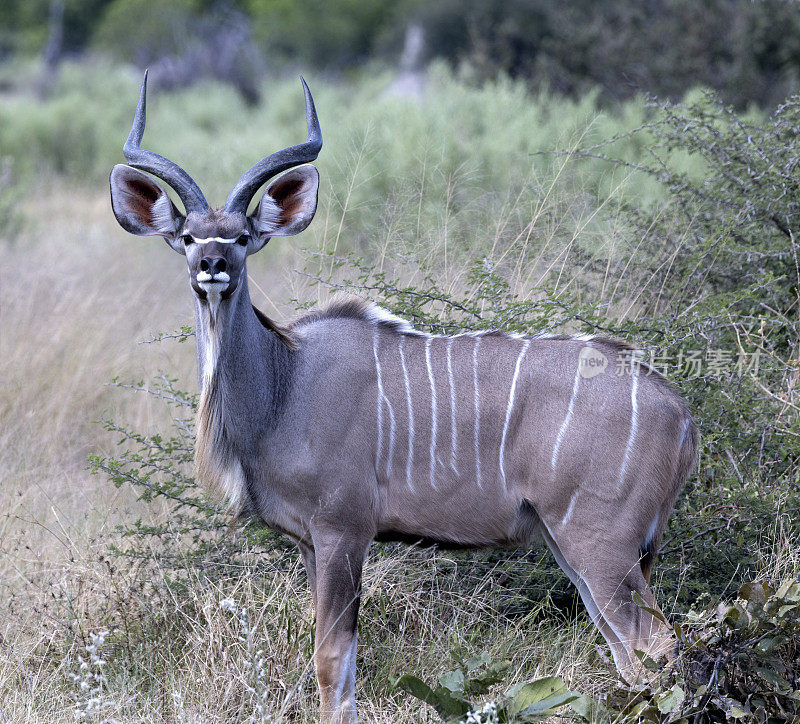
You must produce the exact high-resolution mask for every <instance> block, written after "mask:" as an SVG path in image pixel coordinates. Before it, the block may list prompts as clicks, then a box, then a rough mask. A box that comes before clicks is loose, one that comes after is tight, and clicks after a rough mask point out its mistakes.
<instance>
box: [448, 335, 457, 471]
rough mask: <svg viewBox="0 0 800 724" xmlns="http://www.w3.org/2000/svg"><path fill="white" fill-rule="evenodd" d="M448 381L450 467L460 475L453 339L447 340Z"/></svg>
mask: <svg viewBox="0 0 800 724" xmlns="http://www.w3.org/2000/svg"><path fill="white" fill-rule="evenodd" d="M447 379H448V380H449V382H450V467H451V468H453V472H454V473H455V474H456V475H458V469H457V468H456V456H457V450H458V431H457V429H456V388H455V384H454V381H453V338H452V337H450V338H449V339H448V340H447Z"/></svg>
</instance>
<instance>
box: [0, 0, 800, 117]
mask: <svg viewBox="0 0 800 724" xmlns="http://www.w3.org/2000/svg"><path fill="white" fill-rule="evenodd" d="M2 3H3V23H2V26H0V59H1V58H3V57H4V56H5V57H7V56H9V55H12V54H27V55H34V54H39V53H41V52H42V48H44V46H45V43H46V41H47V36H48V28H47V18H48V8H49V0H2ZM225 17H238V18H240V19H241V21H242V22H239V24H238V27H239V28H240V30H241V28H244V27H245V26H246V25H249V26H250V28H252V30H251V29H250V28H247V29H246V31H245V32H244V33H242V32H239V31H237V32H236V33H228V36H229V37H234V36H237V37H242V38H244V37H247V38H248V39H252V42H251V40H248V41H247V43H248V48H249V49H253V50H254V51H255V55H257V56H259V57H260V58H265V59H266V60H268V61H269V63H270V65H271V66H272V67H275V66H276V65H282V64H283V65H285V64H289V63H291V64H293V65H294V64H298V63H300V64H302V65H304V66H305V67H310V66H313V67H316V68H320V69H325V70H332V71H339V70H344V69H347V68H352V67H355V66H358V65H362V64H363V63H365V62H367V61H369V60H371V59H375V58H377V59H380V60H383V61H385V62H386V61H388V62H391V63H396V62H397V60H398V58H399V56H400V53H401V49H402V45H403V38H404V36H405V33H406V29H407V28H408V27H409V26H410V25H412V24H413V25H416V26H419V27H421V28H422V30H423V32H424V36H425V38H426V58H427V59H428V60H430V59H433V58H443V59H445V60H447V61H448V62H449V63H451V64H452V65H453V66H455V67H462V66H463V67H468V68H470V69H471V72H472V73H473V77H474V78H475V79H476V80H477V81H481V80H484V79H488V78H494V77H496V76H497V75H499V74H507V75H510V76H512V77H515V78H525V79H529V81H530V83H531V85H532V86H533V87H535V88H542V87H547V88H550V89H552V90H553V91H556V92H559V93H563V94H569V95H573V96H577V95H581V94H583V93H584V92H586V91H587V90H589V89H592V88H597V87H599V88H600V89H601V99H603V100H606V101H611V102H613V101H615V100H618V99H621V98H626V97H629V96H631V95H633V94H635V93H640V92H645V93H651V94H655V95H658V96H662V97H663V96H668V97H671V98H678V97H681V96H683V94H684V93H685V92H686V91H687V90H688V89H690V88H692V87H694V86H698V85H702V86H707V87H710V88H714V89H717V90H719V91H720V92H721V94H722V97H723V98H724V99H725V100H726V101H727V102H729V103H731V104H733V105H735V106H737V107H745V106H747V105H748V104H749V103H753V102H755V103H757V104H759V105H761V106H775V105H777V104H778V103H779V102H780V101H781V100H783V99H784V98H785V97H786V96H787V95H788V94H790V93H793V92H796V91H798V90H799V89H800V3H798V2H795V1H794V0H760V1H759V2H753V1H752V0H642V1H641V2H638V3H632V2H630V1H629V0H571V2H566V3H565V2H557V0H438V1H437V2H435V3H433V2H424V0H393V1H390V0H304V2H295V0H171V1H170V0H65V10H64V42H63V49H64V52H65V53H71V52H80V51H81V50H84V49H85V48H87V47H90V45H91V46H93V47H96V48H99V49H102V50H104V51H106V52H110V53H112V54H114V55H115V56H116V57H118V58H119V59H121V60H124V61H127V62H134V63H137V64H139V65H144V64H152V63H154V62H155V61H156V60H158V59H162V58H165V57H169V58H173V59H174V58H186V57H188V55H190V54H191V53H193V52H194V53H196V52H197V49H198V48H200V49H202V50H205V51H206V53H207V54H208V55H215V54H218V49H217V48H216V47H215V45H214V41H215V36H214V35H213V33H212V34H209V33H208V32H207V28H208V27H209V26H211V27H213V26H214V24H215V23H216V22H217V20H216V19H218V18H225ZM228 25H230V23H229V24H228ZM231 27H232V26H231ZM220 29H222V26H220ZM256 44H257V45H256ZM223 55H224V56H225V57H226V58H233V57H234V54H231V53H230V52H228V51H226V52H225V53H223ZM254 57H255V56H254V54H253V53H252V52H250V50H248V52H246V53H244V54H243V56H242V58H244V60H241V59H240V60H234V61H232V62H233V63H234V64H235V63H239V62H243V63H245V64H246V65H247V66H248V67H253V68H260V67H261V66H260V64H259V63H254V62H253V59H254ZM247 72H248V73H249V72H250V71H247ZM230 75H231V73H224V74H217V76H219V77H227V76H230ZM176 77H177V76H176Z"/></svg>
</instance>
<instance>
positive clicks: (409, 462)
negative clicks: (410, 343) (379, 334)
mask: <svg viewBox="0 0 800 724" xmlns="http://www.w3.org/2000/svg"><path fill="white" fill-rule="evenodd" d="M405 339H406V338H405V335H402V334H401V335H400V344H399V345H398V349H399V351H400V365H401V366H402V368H403V379H404V380H405V383H406V402H407V403H408V458H407V460H406V484H407V485H408V487H409V489H411V490H414V486H413V485H412V483H411V467H412V466H413V465H414V407H413V405H412V404H411V384H410V383H409V381H408V368H407V367H406V356H405V354H404V352H403V343H404V342H405Z"/></svg>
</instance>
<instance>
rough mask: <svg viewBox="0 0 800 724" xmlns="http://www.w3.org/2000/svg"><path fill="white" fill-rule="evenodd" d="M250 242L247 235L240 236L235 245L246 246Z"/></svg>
mask: <svg viewBox="0 0 800 724" xmlns="http://www.w3.org/2000/svg"><path fill="white" fill-rule="evenodd" d="M249 241H250V236H249V235H248V234H242V235H241V236H240V237H239V238H238V239H237V240H236V243H237V244H238V245H239V246H247V242H249Z"/></svg>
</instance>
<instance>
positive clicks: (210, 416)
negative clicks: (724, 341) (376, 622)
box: [111, 89, 697, 722]
mask: <svg viewBox="0 0 800 724" xmlns="http://www.w3.org/2000/svg"><path fill="white" fill-rule="evenodd" d="M306 90H307V89H306ZM306 98H307V108H309V107H311V108H312V109H313V104H312V105H311V106H309V105H308V104H309V98H310V94H307V97H306ZM137 117H138V116H137ZM142 117H143V108H142ZM308 117H309V118H310V117H311V115H310V113H309V114H308ZM313 120H314V121H315V120H316V117H315V116H314V118H313ZM142 123H143V122H142ZM309 127H310V126H309ZM139 130H140V131H141V130H143V127H142V129H139ZM140 136H141V133H139V137H140ZM309 137H310V138H311V137H312V134H311V133H310V132H309ZM312 140H313V139H312ZM307 143H310V141H309V142H307ZM293 148H298V147H293ZM312 150H313V149H312ZM308 152H309V151H308V147H306V148H305V150H304V151H303V153H306V154H307V153H308ZM273 156H274V157H275V158H279V159H281V163H289V161H287V158H291V157H292V149H287V150H285V151H284V152H279V154H278V155H277V156H276V155H274V154H273ZM302 157H303V155H302V154H300V155H298V157H297V158H298V159H300V161H301V160H302ZM270 158H272V157H270ZM273 160H274V159H273ZM300 161H298V163H299V162H300ZM170 163H171V162H170ZM269 165H270V164H266V166H269ZM261 167H262V166H261V165H259V164H256V166H254V167H253V169H257V170H258V169H260V168H261ZM170 168H171V169H172V170H171V171H170V173H171V174H173V175H175V174H177V171H175V169H174V168H172V167H170ZM253 169H251V171H250V172H248V174H251V175H252V174H253V173H255V172H254V171H253ZM254 183H255V181H253V180H252V179H250V180H248V181H247V182H246V183H244V182H243V183H240V184H239V185H237V188H240V189H243V191H240V192H237V194H236V195H235V196H236V199H237V201H236V203H237V204H243V203H244V196H242V194H244V195H245V196H246V195H247V193H249V190H248V189H250V188H251V187H252V186H253V184H254ZM317 186H318V175H317V173H316V171H315V170H314V169H313V167H310V166H299V167H298V168H295V169H293V170H291V171H288V172H287V173H286V174H284V176H281V177H279V178H278V179H277V180H276V181H274V182H273V183H272V184H271V185H270V186H269V188H268V189H267V190H266V191H265V192H264V195H263V197H262V199H261V201H260V203H259V205H258V207H257V209H256V212H255V213H254V214H253V215H251V216H248V217H245V216H244V215H243V214H242V213H240V212H238V211H236V212H230V211H228V212H226V211H224V210H219V209H217V210H214V209H211V208H206V209H205V210H196V209H195V210H193V211H191V212H190V213H189V214H188V216H183V215H181V214H180V212H179V211H178V210H177V209H176V208H175V207H174V206H173V205H172V204H171V203H167V201H166V200H165V199H168V197H167V196H166V192H165V191H164V190H163V189H162V188H161V187H160V186H159V185H158V184H156V183H155V182H154V181H153V180H152V179H150V178H149V177H147V176H145V175H144V174H142V173H141V172H140V171H136V170H134V169H133V168H130V167H127V166H116V167H115V168H114V170H113V171H112V175H111V191H112V206H113V209H114V213H115V215H116V216H117V218H118V219H119V221H120V223H121V224H122V225H123V227H124V228H126V229H128V230H129V231H132V232H133V233H136V234H140V235H159V236H162V237H163V238H164V239H165V240H166V241H167V243H168V244H169V245H170V246H171V247H172V248H173V249H175V250H176V251H178V252H180V253H183V254H185V255H186V260H187V264H188V269H189V276H190V283H191V288H192V291H193V297H194V306H195V323H196V330H197V345H198V371H199V379H200V384H201V387H202V393H201V400H200V407H199V411H198V418H197V442H196V455H195V460H196V470H197V476H198V479H199V480H200V481H201V482H202V483H204V484H205V485H208V486H209V487H211V488H214V489H217V490H218V491H219V492H220V493H221V494H223V495H224V496H226V497H227V498H228V499H229V500H230V502H231V506H232V509H233V510H234V512H236V513H238V514H240V515H253V516H256V517H258V518H260V519H261V520H263V521H264V522H265V523H267V524H268V525H270V526H272V527H273V528H275V529H276V530H278V531H281V532H283V533H285V534H287V535H288V536H290V537H291V538H292V539H293V540H295V541H296V542H297V544H298V547H299V548H300V551H301V553H302V556H303V562H304V564H305V567H306V570H307V572H308V579H309V585H310V586H311V590H312V596H313V599H314V605H315V608H316V618H317V628H316V639H315V654H314V657H315V663H316V672H317V679H318V682H319V687H320V696H321V704H322V706H321V717H322V720H323V721H329V722H334V721H335V722H345V721H346V722H352V721H355V719H356V713H355V649H356V620H357V615H358V603H359V592H360V580H361V578H360V577H361V568H362V564H363V560H364V557H365V555H366V553H367V549H368V547H369V545H370V542H371V541H372V540H374V539H376V538H380V539H386V538H395V539H403V540H410V541H414V540H434V541H439V542H443V543H446V544H452V545H464V546H487V545H521V546H527V545H529V544H530V543H531V541H532V539H533V538H535V537H536V536H542V537H543V538H544V540H545V541H546V543H547V544H548V545H549V547H550V548H551V550H552V551H553V554H554V556H555V557H556V560H557V561H558V562H559V565H560V566H561V567H562V568H563V569H564V571H565V572H566V573H567V575H568V576H569V577H570V579H571V580H572V581H573V583H574V584H575V585H576V587H577V588H578V591H579V593H580V595H581V597H582V599H583V601H584V603H585V604H586V607H587V610H588V611H589V614H590V616H591V617H592V619H593V621H594V622H595V623H596V624H597V626H598V628H599V629H600V631H601V632H602V633H603V635H604V636H605V638H606V640H607V641H608V643H609V646H610V647H611V651H612V654H613V656H614V659H615V661H616V663H617V665H618V666H619V668H620V669H621V670H622V671H624V672H626V674H628V675H630V676H634V675H636V673H637V670H638V659H637V657H636V655H635V654H634V651H635V650H637V649H638V650H643V651H645V652H646V653H649V654H650V655H651V656H653V657H656V658H657V657H660V656H663V657H667V658H668V657H669V656H670V654H671V651H672V646H673V638H672V635H671V633H670V631H669V629H668V628H667V627H665V626H664V625H663V624H662V623H661V622H660V621H659V620H658V619H657V618H654V617H653V616H652V615H651V614H650V613H648V612H647V611H644V610H642V609H640V608H639V607H637V606H636V605H635V604H634V603H633V601H632V594H633V593H634V592H635V593H638V594H639V595H640V596H641V597H642V598H643V599H644V601H645V602H646V603H647V604H648V606H650V607H651V608H655V607H657V604H656V602H655V600H654V598H653V595H652V593H651V591H650V589H649V587H648V585H647V578H648V576H649V573H650V566H651V565H652V559H653V556H654V554H655V552H656V551H657V550H658V543H659V541H660V539H661V535H662V531H663V529H664V526H665V525H666V522H667V519H668V517H669V515H670V513H671V511H672V508H673V505H674V503H675V499H676V496H677V495H678V492H679V491H680V488H681V486H682V485H683V483H684V482H685V480H686V478H687V477H688V475H689V473H690V470H691V467H692V464H693V462H694V458H695V455H696V449H697V430H696V428H695V426H694V423H693V422H692V420H691V416H690V415H689V411H688V409H687V407H686V405H685V403H684V402H683V400H682V399H681V398H680V397H679V395H678V394H677V393H676V391H675V390H674V389H673V388H672V387H671V386H670V385H669V384H668V383H667V382H666V380H665V379H664V378H663V377H661V376H660V375H658V374H656V373H654V372H652V371H651V370H650V369H649V368H648V367H647V366H646V365H643V364H642V363H641V362H639V361H638V360H637V359H636V356H635V352H634V350H633V349H632V348H630V347H629V346H628V345H626V344H624V343H622V342H619V341H616V340H607V339H601V338H571V337H558V338H548V337H544V336H541V337H540V336H537V335H532V336H530V337H522V336H517V335H506V334H503V333H502V332H481V333H475V334H465V335H458V336H455V337H431V336H429V335H425V334H422V333H420V332H418V331H416V330H414V329H413V328H412V327H411V326H410V325H409V324H408V323H407V322H405V321H403V320H401V319H398V318H397V317H394V316H393V315H390V314H389V313H388V312H386V311H384V310H382V309H380V308H379V307H375V306H373V305H370V304H368V303H365V302H363V301H361V300H356V299H353V298H348V299H340V300H337V301H335V302H333V303H331V304H330V305H328V306H327V307H326V308H323V309H320V310H317V311H314V312H311V313H308V314H306V315H303V316H302V317H300V318H299V319H297V320H295V321H294V322H292V323H291V324H289V325H288V326H287V327H281V326H279V325H277V324H275V323H273V322H272V321H270V320H269V319H268V318H267V317H266V316H265V315H264V314H263V313H261V312H259V311H258V310H256V309H255V308H254V307H253V305H252V303H251V301H250V295H249V291H248V284H247V270H246V259H247V256H249V255H250V254H252V253H255V252H257V251H258V250H259V249H261V248H262V247H263V246H264V245H265V244H266V243H267V241H269V239H270V238H271V237H273V236H284V235H292V234H294V233H297V232H298V231H300V230H302V229H303V228H305V226H306V225H307V224H308V223H309V222H310V220H311V218H312V217H313V214H314V210H315V207H316V194H317ZM617 371H619V372H620V374H617Z"/></svg>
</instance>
